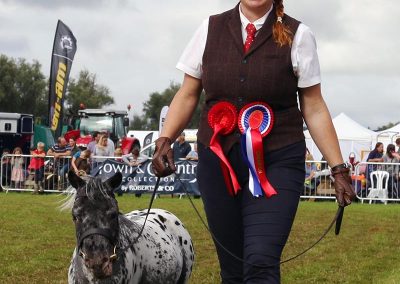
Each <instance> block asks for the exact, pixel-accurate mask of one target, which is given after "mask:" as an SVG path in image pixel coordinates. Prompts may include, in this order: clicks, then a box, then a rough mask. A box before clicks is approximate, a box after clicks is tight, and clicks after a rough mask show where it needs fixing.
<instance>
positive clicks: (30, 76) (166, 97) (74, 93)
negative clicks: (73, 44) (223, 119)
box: [0, 54, 204, 130]
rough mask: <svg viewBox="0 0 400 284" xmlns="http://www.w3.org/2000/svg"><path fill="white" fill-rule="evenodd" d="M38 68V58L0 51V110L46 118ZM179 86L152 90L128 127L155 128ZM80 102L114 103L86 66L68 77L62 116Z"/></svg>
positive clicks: (45, 83) (45, 86) (45, 90)
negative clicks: (9, 54) (156, 90)
mask: <svg viewBox="0 0 400 284" xmlns="http://www.w3.org/2000/svg"><path fill="white" fill-rule="evenodd" d="M41 68H42V65H41V64H40V63H39V62H38V61H37V60H33V62H31V63H30V62H27V61H26V60H25V59H23V58H18V59H15V58H11V57H7V56H6V55H4V54H0V112H17V113H29V114H33V115H34V116H35V117H36V118H39V119H40V120H41V121H42V122H46V121H47V118H48V97H49V78H48V77H46V76H45V75H44V74H43V73H42V71H41ZM179 88H180V84H176V83H173V82H172V83H171V84H170V86H168V87H167V88H166V89H165V90H164V91H162V92H154V93H151V94H150V95H149V99H148V100H147V101H145V102H144V104H143V109H142V112H143V114H142V115H138V114H135V115H133V119H131V124H130V128H131V129H135V130H157V129H158V122H159V119H160V112H161V109H162V107H163V106H165V105H169V104H170V103H171V101H172V98H173V96H174V95H175V93H176V92H177V91H178V89H179ZM203 102H204V96H201V100H200V104H199V106H198V107H197V109H196V111H195V113H194V115H193V119H192V121H191V122H190V124H189V125H188V128H197V127H198V123H199V119H200V108H201V105H202V104H203ZM82 103H83V104H84V106H85V107H86V108H103V107H107V106H109V105H112V104H114V98H113V96H112V95H111V92H110V89H109V88H108V87H106V86H104V85H102V84H99V83H98V81H97V78H96V74H94V73H91V72H89V71H88V70H86V69H85V70H81V71H80V72H79V75H78V78H73V77H72V76H71V77H70V79H69V82H68V88H67V92H66V94H65V101H64V110H63V112H64V113H63V114H64V118H68V117H72V116H73V115H76V114H77V113H78V110H79V109H80V107H81V104H82Z"/></svg>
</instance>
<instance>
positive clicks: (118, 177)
mask: <svg viewBox="0 0 400 284" xmlns="http://www.w3.org/2000/svg"><path fill="white" fill-rule="evenodd" d="M121 182H122V174H121V173H120V172H116V173H115V175H113V176H112V177H110V178H109V179H108V180H106V181H105V182H104V183H105V184H108V185H109V186H110V187H111V188H112V189H115V188H117V187H118V186H119V185H120V184H121Z"/></svg>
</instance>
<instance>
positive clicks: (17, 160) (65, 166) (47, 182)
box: [0, 154, 71, 192]
mask: <svg viewBox="0 0 400 284" xmlns="http://www.w3.org/2000/svg"><path fill="white" fill-rule="evenodd" d="M31 160H32V155H13V154H6V155H3V156H2V157H1V173H0V176H1V188H2V189H3V190H5V191H6V192H8V191H32V192H33V191H34V189H35V187H36V186H35V170H34V169H32V168H31V167H30V165H31ZM70 160H71V157H63V158H57V159H55V158H54V157H53V156H46V157H45V158H44V163H45V166H44V175H43V179H42V181H40V182H38V183H37V184H38V187H37V189H38V190H39V189H41V190H43V191H44V192H62V191H64V190H65V189H66V188H67V187H68V180H67V177H66V174H67V173H68V171H69V169H70ZM39 184H40V187H39Z"/></svg>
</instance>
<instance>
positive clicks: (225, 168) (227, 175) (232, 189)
mask: <svg viewBox="0 0 400 284" xmlns="http://www.w3.org/2000/svg"><path fill="white" fill-rule="evenodd" d="M221 130H222V126H220V125H216V126H215V128H214V134H213V136H212V137H211V140H210V149H211V151H213V152H214V153H215V154H216V155H217V156H218V158H219V159H220V163H221V169H222V173H223V176H224V180H225V184H226V186H227V188H228V191H229V193H230V194H231V195H234V194H237V193H238V191H239V190H240V184H239V182H238V179H237V177H236V174H235V171H234V170H233V168H232V166H231V164H230V163H229V161H228V159H227V158H226V157H225V154H224V152H223V150H222V147H221V144H220V142H219V132H220V131H221Z"/></svg>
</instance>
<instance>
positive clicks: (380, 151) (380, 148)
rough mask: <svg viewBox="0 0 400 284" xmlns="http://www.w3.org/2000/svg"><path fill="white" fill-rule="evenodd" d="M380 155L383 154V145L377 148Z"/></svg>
mask: <svg viewBox="0 0 400 284" xmlns="http://www.w3.org/2000/svg"><path fill="white" fill-rule="evenodd" d="M377 150H378V152H379V153H383V144H380V145H379V146H378V148H377Z"/></svg>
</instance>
